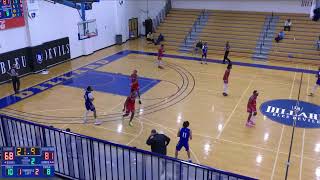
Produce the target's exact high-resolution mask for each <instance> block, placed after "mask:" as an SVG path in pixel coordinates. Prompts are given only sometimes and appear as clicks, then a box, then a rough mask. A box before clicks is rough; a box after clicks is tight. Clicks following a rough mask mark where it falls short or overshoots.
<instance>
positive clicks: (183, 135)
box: [175, 121, 192, 162]
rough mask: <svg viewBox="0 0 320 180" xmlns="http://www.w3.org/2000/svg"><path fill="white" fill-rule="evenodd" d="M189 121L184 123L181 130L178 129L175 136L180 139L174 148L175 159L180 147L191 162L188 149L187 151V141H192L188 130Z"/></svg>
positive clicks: (190, 132)
mask: <svg viewBox="0 0 320 180" xmlns="http://www.w3.org/2000/svg"><path fill="white" fill-rule="evenodd" d="M189 125H190V123H189V121H184V122H183V125H182V128H181V129H179V131H178V134H177V136H178V137H179V138H180V139H179V142H178V144H177V146H176V153H175V157H176V158H178V153H179V151H180V150H181V148H182V147H184V148H185V149H186V151H187V155H188V160H189V161H190V162H191V156H190V149H189V140H192V131H191V129H189V128H188V127H189Z"/></svg>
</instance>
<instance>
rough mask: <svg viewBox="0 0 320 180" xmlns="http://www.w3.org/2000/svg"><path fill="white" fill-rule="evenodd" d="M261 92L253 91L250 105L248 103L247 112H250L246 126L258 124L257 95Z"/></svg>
mask: <svg viewBox="0 0 320 180" xmlns="http://www.w3.org/2000/svg"><path fill="white" fill-rule="evenodd" d="M258 95H259V93H258V91H257V90H254V91H253V94H252V96H251V97H250V98H249V101H248V105H247V112H248V113H249V116H248V119H247V123H246V126H247V127H252V126H254V125H256V123H255V117H256V116H257V97H258Z"/></svg>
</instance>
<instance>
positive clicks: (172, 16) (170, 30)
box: [154, 9, 201, 50]
mask: <svg viewBox="0 0 320 180" xmlns="http://www.w3.org/2000/svg"><path fill="white" fill-rule="evenodd" d="M200 12H201V11H200V10H182V9H172V10H170V12H169V14H168V16H167V17H166V18H165V20H164V22H163V23H161V24H160V26H159V27H158V28H157V29H156V33H155V34H154V35H155V36H154V37H155V38H157V37H158V35H159V33H162V34H163V35H164V37H165V41H164V42H163V44H164V45H165V47H166V49H170V50H178V49H179V46H180V45H181V43H182V42H183V41H184V38H185V37H186V35H187V33H188V32H189V31H190V28H191V27H192V25H193V23H194V21H195V20H196V19H197V17H198V15H199V14H200Z"/></svg>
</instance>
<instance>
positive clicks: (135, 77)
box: [130, 70, 142, 104]
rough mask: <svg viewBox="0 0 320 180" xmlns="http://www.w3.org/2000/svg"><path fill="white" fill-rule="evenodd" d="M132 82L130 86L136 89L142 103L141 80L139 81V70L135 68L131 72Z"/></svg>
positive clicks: (133, 89) (132, 89)
mask: <svg viewBox="0 0 320 180" xmlns="http://www.w3.org/2000/svg"><path fill="white" fill-rule="evenodd" d="M130 77H131V84H130V88H131V91H130V92H132V91H136V92H137V95H138V97H139V104H142V102H141V99H140V87H139V81H138V71H137V70H133V72H132V74H131V76H130Z"/></svg>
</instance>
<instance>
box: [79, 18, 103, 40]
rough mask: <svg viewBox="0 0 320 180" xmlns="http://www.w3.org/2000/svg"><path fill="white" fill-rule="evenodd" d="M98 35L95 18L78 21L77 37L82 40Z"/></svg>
mask: <svg viewBox="0 0 320 180" xmlns="http://www.w3.org/2000/svg"><path fill="white" fill-rule="evenodd" d="M97 35H98V29H97V24H96V20H95V19H91V20H87V21H82V22H79V23H78V38H79V40H84V39H88V38H92V37H95V36H97Z"/></svg>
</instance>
